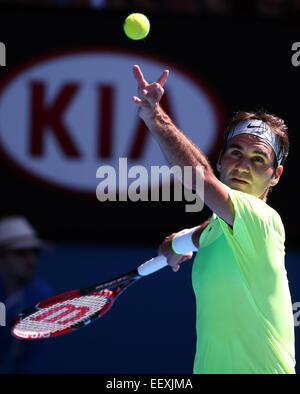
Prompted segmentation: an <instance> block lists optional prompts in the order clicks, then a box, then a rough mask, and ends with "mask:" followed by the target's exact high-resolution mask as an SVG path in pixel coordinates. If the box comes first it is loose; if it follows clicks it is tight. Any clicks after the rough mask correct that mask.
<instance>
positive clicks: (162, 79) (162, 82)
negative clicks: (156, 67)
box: [156, 70, 169, 87]
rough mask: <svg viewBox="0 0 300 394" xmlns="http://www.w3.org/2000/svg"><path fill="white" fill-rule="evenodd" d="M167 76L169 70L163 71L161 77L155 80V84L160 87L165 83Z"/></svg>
mask: <svg viewBox="0 0 300 394" xmlns="http://www.w3.org/2000/svg"><path fill="white" fill-rule="evenodd" d="M168 76H169V70H164V71H163V73H162V74H161V76H160V77H159V78H158V79H157V81H156V83H158V84H160V86H161V87H163V86H164V84H165V83H166V82H167V79H168Z"/></svg>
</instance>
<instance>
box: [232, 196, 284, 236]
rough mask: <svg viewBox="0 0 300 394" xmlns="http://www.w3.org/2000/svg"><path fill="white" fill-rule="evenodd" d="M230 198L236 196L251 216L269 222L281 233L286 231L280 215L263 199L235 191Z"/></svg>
mask: <svg viewBox="0 0 300 394" xmlns="http://www.w3.org/2000/svg"><path fill="white" fill-rule="evenodd" d="M230 196H231V198H233V196H235V198H236V199H238V200H239V202H240V203H242V204H243V205H244V206H245V207H246V209H247V211H248V212H249V213H250V214H251V215H254V216H256V217H257V218H259V219H261V220H263V221H267V222H269V223H270V224H271V225H272V227H275V228H276V229H278V230H280V231H284V227H283V223H282V220H281V217H280V215H279V213H278V212H277V211H276V210H275V209H274V208H273V207H271V206H270V205H269V204H267V203H266V202H265V201H263V200H262V199H260V198H258V197H255V196H253V195H252V194H249V193H245V192H242V191H239V190H233V189H231V192H230Z"/></svg>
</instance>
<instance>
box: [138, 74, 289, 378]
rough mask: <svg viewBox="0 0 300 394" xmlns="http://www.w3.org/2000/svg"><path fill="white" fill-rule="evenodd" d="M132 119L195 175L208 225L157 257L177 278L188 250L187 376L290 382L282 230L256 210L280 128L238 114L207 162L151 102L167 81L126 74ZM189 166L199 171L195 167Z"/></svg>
mask: <svg viewBox="0 0 300 394" xmlns="http://www.w3.org/2000/svg"><path fill="white" fill-rule="evenodd" d="M133 73H134V76H135V78H136V80H137V84H138V96H134V97H133V100H134V101H135V102H136V103H137V105H138V106H139V116H140V117H141V118H142V119H143V120H144V122H145V123H146V125H147V127H148V129H149V130H150V131H151V133H152V134H153V136H154V137H155V138H156V140H157V141H158V143H159V144H160V147H161V149H162V150H163V152H164V154H165V155H166V157H167V159H168V161H169V163H170V164H171V165H172V166H173V165H179V166H180V167H181V168H182V169H183V168H184V166H190V167H192V169H193V171H194V174H196V172H197V166H202V168H203V170H204V175H203V177H204V203H205V204H206V205H207V206H208V207H209V208H210V209H211V210H212V212H213V215H212V217H211V218H210V220H208V221H206V222H204V223H202V224H201V225H200V226H197V227H195V228H193V229H186V230H183V231H181V232H179V233H177V234H175V233H174V234H171V235H170V236H168V237H166V239H165V240H164V242H163V243H162V244H161V245H160V247H159V253H160V254H163V255H165V256H166V257H167V259H168V264H169V265H170V266H171V267H173V270H174V271H178V269H179V267H180V264H181V263H182V262H183V261H184V260H186V259H188V258H190V257H192V255H193V252H194V251H197V254H196V257H195V260H194V264H193V270H192V283H193V288H194V292H195V297H196V332H197V345H196V354H195V360H194V373H197V374H200V373H218V374H219V373H229V374H236V373H249V374H255V373H256V374H279V373H280V374H294V373H295V358H294V357H295V352H294V322H293V311H292V302H291V296H290V291H289V286H288V280H287V276H286V270H285V265H284V256H285V248H284V242H285V232H284V227H283V224H282V221H281V219H280V216H279V215H278V213H277V212H276V211H275V210H274V209H272V208H271V207H270V206H269V205H267V203H266V199H267V195H268V192H269V190H270V188H271V187H274V186H275V185H277V183H278V181H279V179H280V176H281V175H282V171H283V164H284V162H285V160H286V158H287V155H288V150H289V140H288V135H287V127H286V125H285V124H284V121H283V120H282V119H280V118H278V117H276V116H274V115H270V114H267V113H260V112H259V113H253V112H238V113H237V114H236V115H235V116H234V117H233V119H232V120H231V122H230V124H229V126H228V128H227V130H226V132H225V138H224V146H223V148H222V150H221V152H220V156H219V159H218V162H217V170H218V172H219V178H220V179H218V178H217V177H216V175H215V174H214V171H213V169H212V167H211V165H210V163H209V162H208V160H207V158H206V156H205V155H204V153H203V152H202V151H201V150H200V149H199V148H198V147H197V146H196V145H195V144H194V143H193V142H192V141H191V140H190V139H189V138H188V137H187V136H186V135H185V134H184V133H183V132H182V131H181V130H179V129H178V128H177V127H176V125H175V124H174V123H173V121H172V120H171V119H170V117H169V116H168V115H167V114H166V113H165V112H164V110H163V109H162V108H161V106H160V104H159V102H160V99H161V97H162V95H163V93H164V89H163V87H164V85H165V83H166V81H167V78H168V74H169V72H168V70H165V71H164V72H163V73H162V75H161V76H160V77H159V78H158V80H157V82H154V83H150V84H149V83H148V82H147V81H146V80H145V78H144V76H143V74H142V72H141V70H140V68H139V67H138V66H134V67H133ZM198 168H199V167H198Z"/></svg>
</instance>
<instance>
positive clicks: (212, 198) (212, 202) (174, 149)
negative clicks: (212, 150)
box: [144, 104, 234, 226]
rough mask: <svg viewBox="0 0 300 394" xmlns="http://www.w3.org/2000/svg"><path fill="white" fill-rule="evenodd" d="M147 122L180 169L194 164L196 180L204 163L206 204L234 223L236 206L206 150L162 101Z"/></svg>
mask: <svg viewBox="0 0 300 394" xmlns="http://www.w3.org/2000/svg"><path fill="white" fill-rule="evenodd" d="M144 121H145V123H146V125H147V126H148V128H149V130H150V131H151V132H152V134H153V135H154V136H155V137H156V139H157V141H158V142H159V144H160V146H161V148H162V150H163V152H164V153H165V155H166V157H167V159H168V161H169V162H170V164H171V165H179V166H180V167H181V168H183V167H185V166H191V167H192V169H193V175H194V176H193V178H194V181H193V182H194V183H195V179H196V177H195V174H196V171H197V166H202V168H203V169H204V203H205V204H206V205H207V206H208V207H209V208H210V209H211V210H212V211H213V212H215V213H216V214H217V215H218V216H219V217H221V218H222V219H223V220H224V221H225V222H227V223H228V224H229V225H231V226H232V225H233V221H234V209H233V205H232V202H231V200H230V197H229V193H228V191H227V189H226V187H224V185H223V184H222V183H221V182H220V181H219V179H218V178H217V177H216V176H215V174H214V171H213V169H212V167H211V165H210V164H209V162H208V160H207V158H206V156H205V155H204V153H203V152H202V151H201V150H200V149H199V148H198V147H197V146H196V145H195V144H194V143H193V142H192V141H191V140H190V139H189V138H188V137H187V136H186V135H185V134H184V133H183V132H182V131H181V130H179V129H178V128H177V127H176V126H175V124H174V123H173V122H172V120H171V118H170V117H169V116H168V115H167V114H166V113H165V112H164V110H163V109H162V108H161V107H160V105H159V104H157V105H156V107H155V110H154V111H152V112H151V113H150V114H149V116H147V117H145V118H144ZM193 186H196V185H195V184H194V185H193Z"/></svg>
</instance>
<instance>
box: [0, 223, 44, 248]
mask: <svg viewBox="0 0 300 394" xmlns="http://www.w3.org/2000/svg"><path fill="white" fill-rule="evenodd" d="M46 245H47V244H46V243H45V242H44V241H42V240H41V239H39V237H38V235H37V232H36V231H35V229H34V228H33V227H32V226H31V224H30V223H29V222H28V220H27V219H26V218H24V217H22V216H9V217H5V218H2V219H0V250H17V249H43V248H45V247H46Z"/></svg>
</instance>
